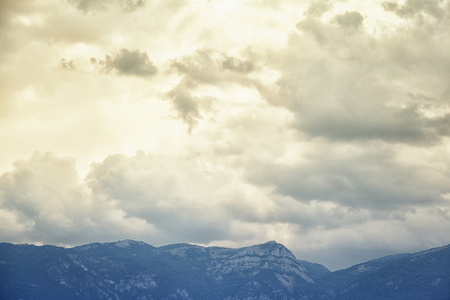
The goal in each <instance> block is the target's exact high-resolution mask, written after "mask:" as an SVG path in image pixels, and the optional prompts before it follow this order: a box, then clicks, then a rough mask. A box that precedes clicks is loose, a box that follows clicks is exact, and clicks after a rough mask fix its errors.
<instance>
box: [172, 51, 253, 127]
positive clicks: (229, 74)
mask: <svg viewBox="0 0 450 300" xmlns="http://www.w3.org/2000/svg"><path fill="white" fill-rule="evenodd" d="M171 69H172V70H174V71H176V72H178V73H179V74H180V75H181V80H180V82H179V83H178V85H177V86H175V87H174V88H173V89H172V90H170V91H169V92H167V93H166V94H165V96H166V98H167V99H169V100H170V101H171V102H172V105H173V107H174V108H175V110H176V111H177V112H178V115H179V116H180V117H181V119H182V120H183V121H184V122H185V123H186V124H188V125H189V130H190V131H191V130H192V129H193V127H194V126H195V125H196V124H197V122H198V121H199V120H200V119H201V118H202V113H201V111H202V110H208V108H210V107H211V101H214V96H210V95H208V94H205V95H203V96H202V97H198V96H195V92H196V90H197V89H198V88H199V87H204V86H213V87H215V88H219V89H221V88H226V87H228V86H230V85H242V86H252V85H253V83H252V79H251V78H250V77H248V75H249V74H250V73H252V72H254V71H255V70H256V69H257V68H256V66H255V64H254V63H253V62H252V61H250V60H245V59H240V58H238V57H234V56H230V55H226V54H223V53H221V52H218V51H214V50H212V49H199V50H197V51H195V52H194V53H193V54H191V55H187V56H184V57H182V58H178V59H175V60H173V61H172V62H171Z"/></svg>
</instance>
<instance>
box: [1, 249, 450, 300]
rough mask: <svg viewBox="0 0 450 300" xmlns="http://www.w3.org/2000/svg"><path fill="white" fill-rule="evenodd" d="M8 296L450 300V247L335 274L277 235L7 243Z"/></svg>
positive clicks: (4, 281) (4, 283)
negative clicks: (249, 242) (237, 241)
mask: <svg viewBox="0 0 450 300" xmlns="http://www.w3.org/2000/svg"><path fill="white" fill-rule="evenodd" d="M0 299H142V300H149V299H208V300H215V299H227V300H232V299H236V300H237V299H246V300H253V299H255V300H256V299H258V300H264V299H286V300H287V299H302V300H315V299H322V300H333V299H336V300H338V299H377V300H378V299H409V300H411V299H421V300H423V299H441V300H444V299H446V300H448V299H450V245H447V246H443V247H440V248H434V249H430V250H426V251H422V252H418V253H403V254H395V255H390V256H386V257H382V258H378V259H374V260H370V261H368V262H365V263H362V264H358V265H355V266H352V267H350V268H347V269H344V270H339V271H335V272H331V271H330V270H328V269H327V268H326V267H324V266H322V265H320V264H316V263H311V262H308V261H304V260H299V259H297V258H296V257H295V256H294V255H293V254H292V252H291V251H290V250H289V249H287V248H286V247H285V246H283V245H282V244H279V243H276V242H274V241H270V242H267V243H264V244H261V245H255V246H250V247H244V248H239V249H231V248H223V247H201V246H197V245H190V244H174V245H168V246H162V247H153V246H151V245H149V244H146V243H144V242H138V241H133V240H123V241H118V242H113V243H93V244H87V245H83V246H78V247H74V248H62V247H56V246H48V245H47V246H35V245H28V244H22V245H18V244H10V243H0Z"/></svg>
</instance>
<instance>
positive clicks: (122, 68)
mask: <svg viewBox="0 0 450 300" xmlns="http://www.w3.org/2000/svg"><path fill="white" fill-rule="evenodd" d="M91 62H92V63H93V64H95V65H97V66H98V67H99V68H100V70H102V71H103V72H110V71H113V70H114V71H116V72H117V73H118V74H121V75H134V76H142V77H147V76H153V75H155V74H156V73H157V68H156V66H155V65H154V64H153V62H152V61H151V60H150V59H149V58H148V55H147V53H145V52H141V51H139V50H128V49H122V50H120V52H119V53H117V54H115V55H114V56H110V55H106V56H105V59H103V60H97V59H95V58H91Z"/></svg>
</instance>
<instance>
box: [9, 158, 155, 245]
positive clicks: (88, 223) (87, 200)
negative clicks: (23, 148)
mask: <svg viewBox="0 0 450 300" xmlns="http://www.w3.org/2000/svg"><path fill="white" fill-rule="evenodd" d="M78 180H79V179H78V176H77V172H76V168H75V161H74V159H73V158H59V157H56V156H54V155H52V154H51V153H44V154H41V153H35V154H33V156H32V157H31V158H30V159H28V160H23V161H16V162H15V163H14V169H13V170H12V171H11V172H6V173H4V174H3V175H2V176H1V177H0V206H1V207H0V211H1V214H2V215H4V216H5V219H6V220H10V221H11V222H6V223H3V222H2V223H0V225H1V226H2V230H1V231H2V233H3V234H2V237H1V239H2V240H4V241H6V240H10V241H16V242H30V241H31V242H36V243H56V244H76V243H79V242H81V241H86V240H92V241H94V240H97V239H98V240H105V239H106V240H108V239H110V238H112V237H114V236H117V235H127V234H131V232H134V231H135V230H138V231H141V230H145V228H146V229H147V230H150V232H151V230H152V229H151V226H149V225H148V224H147V223H146V222H145V221H143V220H140V219H137V218H133V217H131V218H127V217H125V216H124V213H123V212H122V211H120V210H119V209H116V208H114V206H113V204H112V203H110V202H109V201H105V200H104V199H101V198H99V197H96V196H94V195H91V193H90V191H89V190H88V189H87V188H86V186H85V185H84V184H82V183H80V182H79V181H78ZM108 227H109V229H107V228H108ZM107 231H109V232H107Z"/></svg>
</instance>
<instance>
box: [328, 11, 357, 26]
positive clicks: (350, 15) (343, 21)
mask: <svg viewBox="0 0 450 300" xmlns="http://www.w3.org/2000/svg"><path fill="white" fill-rule="evenodd" d="M335 20H336V22H337V23H338V24H339V25H341V26H344V27H353V28H355V29H357V28H358V27H360V26H361V25H362V23H363V21H364V17H363V16H362V15H361V14H360V13H359V12H357V11H350V12H348V11H347V12H346V13H345V14H342V15H336V17H335Z"/></svg>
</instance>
